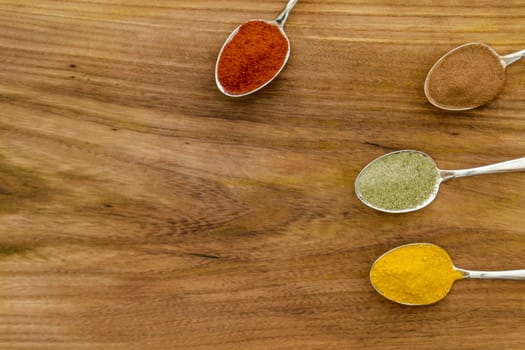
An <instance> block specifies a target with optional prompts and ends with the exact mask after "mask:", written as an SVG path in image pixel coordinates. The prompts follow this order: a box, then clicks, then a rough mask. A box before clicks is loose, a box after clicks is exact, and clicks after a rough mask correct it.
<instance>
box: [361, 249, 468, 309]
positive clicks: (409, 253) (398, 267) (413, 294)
mask: <svg viewBox="0 0 525 350" xmlns="http://www.w3.org/2000/svg"><path fill="white" fill-rule="evenodd" d="M462 277H463V273H462V272H460V271H458V270H456V268H455V267H454V265H453V264H452V260H451V259H450V256H449V255H448V254H447V252H446V251H445V250H443V249H442V248H440V247H438V246H436V245H433V244H429V243H415V244H408V245H404V246H401V247H398V248H395V249H392V250H390V251H388V252H387V253H385V254H383V255H382V256H381V257H380V258H379V259H378V260H377V261H376V262H375V263H374V265H373V266H372V269H371V271H370V281H371V282H372V285H373V286H374V288H375V289H376V290H377V291H378V292H379V293H380V294H381V295H383V296H384V297H385V298H387V299H390V300H392V301H395V302H398V303H401V304H406V305H428V304H433V303H435V302H438V301H439V300H441V299H443V298H444V297H445V296H446V295H447V294H448V292H449V291H450V288H452V284H453V283H454V281H456V280H458V279H461V278H462Z"/></svg>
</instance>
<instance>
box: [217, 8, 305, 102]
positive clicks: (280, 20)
mask: <svg viewBox="0 0 525 350" xmlns="http://www.w3.org/2000/svg"><path fill="white" fill-rule="evenodd" d="M297 1H298V0H289V1H288V3H287V4H286V6H285V7H284V8H283V10H282V11H281V13H280V14H279V15H278V16H277V18H276V19H274V20H272V21H268V20H264V19H253V20H251V21H249V22H252V21H264V22H266V23H268V24H271V25H275V26H277V27H278V28H279V31H280V32H281V34H282V35H283V37H284V38H285V39H286V41H287V42H288V52H287V53H286V57H285V59H284V61H283V64H282V66H281V68H279V70H278V71H277V72H276V73H275V74H274V76H273V77H272V78H270V79H269V80H268V81H266V82H265V83H264V84H262V85H260V86H258V87H257V88H255V89H253V90H251V91H248V92H245V93H241V94H234V93H231V92H228V91H227V90H226V89H225V88H224V87H223V86H222V84H221V82H220V81H219V74H218V69H219V61H220V59H221V55H222V52H223V50H224V48H225V47H226V45H228V43H229V42H230V41H231V40H232V39H233V38H234V37H235V35H237V33H238V32H239V29H240V28H241V26H242V25H243V24H241V25H239V26H238V27H237V28H235V29H234V30H233V32H232V33H231V34H230V35H229V36H228V38H227V39H226V41H225V42H224V44H223V45H222V47H221V50H220V51H219V56H218V57H217V63H216V64H215V83H216V84H217V87H218V88H219V90H220V91H221V92H222V93H223V94H225V95H226V96H230V97H242V96H246V95H250V94H253V93H254V92H256V91H259V90H261V89H262V88H264V87H265V86H266V85H268V84H269V83H270V82H271V81H273V80H274V79H275V77H277V76H278V75H279V73H280V72H281V71H282V70H283V68H284V66H285V65H286V63H287V62H288V59H289V58H290V40H289V39H288V36H287V35H286V33H285V32H284V24H285V23H286V20H287V19H288V15H289V14H290V12H291V11H292V9H293V8H294V6H295V4H296V3H297ZM246 23H248V22H246ZM246 23H244V24H246Z"/></svg>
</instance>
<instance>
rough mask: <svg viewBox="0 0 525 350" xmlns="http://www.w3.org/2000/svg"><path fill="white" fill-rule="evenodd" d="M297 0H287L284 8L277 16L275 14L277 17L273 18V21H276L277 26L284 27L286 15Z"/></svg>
mask: <svg viewBox="0 0 525 350" xmlns="http://www.w3.org/2000/svg"><path fill="white" fill-rule="evenodd" d="M297 1H298V0H290V1H288V3H287V4H286V6H285V7H284V9H283V10H282V11H281V13H280V14H279V16H277V18H276V19H275V22H277V24H278V25H279V26H281V27H284V23H285V22H286V20H287V19H288V15H289V14H290V12H291V11H292V9H293V7H294V6H295V4H296V3H297Z"/></svg>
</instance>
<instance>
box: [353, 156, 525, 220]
mask: <svg viewBox="0 0 525 350" xmlns="http://www.w3.org/2000/svg"><path fill="white" fill-rule="evenodd" d="M523 170H525V158H518V159H514V160H509V161H505V162H501V163H496V164H491V165H485V166H481V167H477V168H470V169H461V170H440V169H439V168H438V167H437V165H436V163H435V162H434V160H433V159H432V158H431V157H430V156H429V155H428V154H426V153H423V152H420V151H414V150H401V151H396V152H392V153H388V154H385V155H383V156H381V157H379V158H377V159H375V160H373V161H372V162H370V163H369V164H368V165H367V166H366V167H364V168H363V170H361V172H360V173H359V175H358V176H357V179H356V181H355V193H356V194H357V197H358V198H359V199H360V200H361V202H363V203H364V204H366V205H367V206H369V207H371V208H373V209H376V210H379V211H383V212H386V213H408V212H411V211H416V210H419V209H421V208H424V207H426V206H427V205H429V204H430V203H431V202H432V201H433V200H434V198H436V196H437V193H438V190H439V185H440V184H441V183H442V182H443V181H446V180H449V179H453V178H456V177H464V176H474V175H483V174H494V173H504V172H514V171H523Z"/></svg>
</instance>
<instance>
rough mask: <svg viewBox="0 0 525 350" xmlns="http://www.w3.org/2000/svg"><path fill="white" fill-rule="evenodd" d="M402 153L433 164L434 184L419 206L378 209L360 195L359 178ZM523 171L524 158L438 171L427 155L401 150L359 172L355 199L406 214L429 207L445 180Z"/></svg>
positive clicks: (524, 166) (380, 158)
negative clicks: (425, 158)
mask: <svg viewBox="0 0 525 350" xmlns="http://www.w3.org/2000/svg"><path fill="white" fill-rule="evenodd" d="M402 153H411V154H419V155H421V156H423V157H427V158H428V159H429V160H431V161H432V163H433V164H434V166H435V169H436V172H437V174H438V176H437V177H436V181H435V183H434V184H431V186H432V188H429V189H428V191H427V192H428V196H427V197H426V198H424V200H422V201H421V203H420V204H418V205H416V206H413V207H407V208H402V209H389V208H383V207H380V206H378V205H374V204H372V203H370V202H369V200H368V199H367V198H366V196H364V195H363V194H362V193H361V190H360V186H359V183H360V178H361V177H362V176H363V174H366V172H367V169H370V167H371V166H372V165H373V164H374V163H375V162H378V161H379V160H382V159H383V160H384V159H385V158H387V157H396V156H397V155H400V154H402ZM523 170H525V158H518V159H513V160H508V161H505V162H501V163H495V164H490V165H485V166H480V167H476V168H470V169H461V170H440V169H439V168H438V167H437V165H436V163H435V162H434V160H433V159H432V158H431V157H430V156H429V155H428V154H426V153H423V152H420V151H415V150H401V151H395V152H391V153H387V154H385V155H383V156H381V157H379V158H376V159H375V160H373V161H372V162H370V163H369V164H368V165H367V166H365V167H364V168H363V170H361V172H360V173H359V175H358V176H357V178H356V181H355V192H356V194H357V197H358V198H359V199H360V200H361V202H363V203H364V204H366V205H367V206H369V207H370V208H373V209H376V210H379V211H383V212H386V213H394V214H398V213H408V212H412V211H416V210H419V209H421V208H424V207H426V206H427V205H429V204H430V203H431V202H432V201H433V200H434V199H435V198H436V196H437V193H438V191H439V185H440V184H441V183H442V182H444V181H446V180H449V179H454V178H458V177H465V176H474V175H484V174H494V173H506V172H517V171H523ZM383 179H386V177H383ZM379 180H381V179H379ZM392 195H394V196H395V195H400V196H401V195H403V193H401V192H399V193H397V194H396V193H394V194H392Z"/></svg>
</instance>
